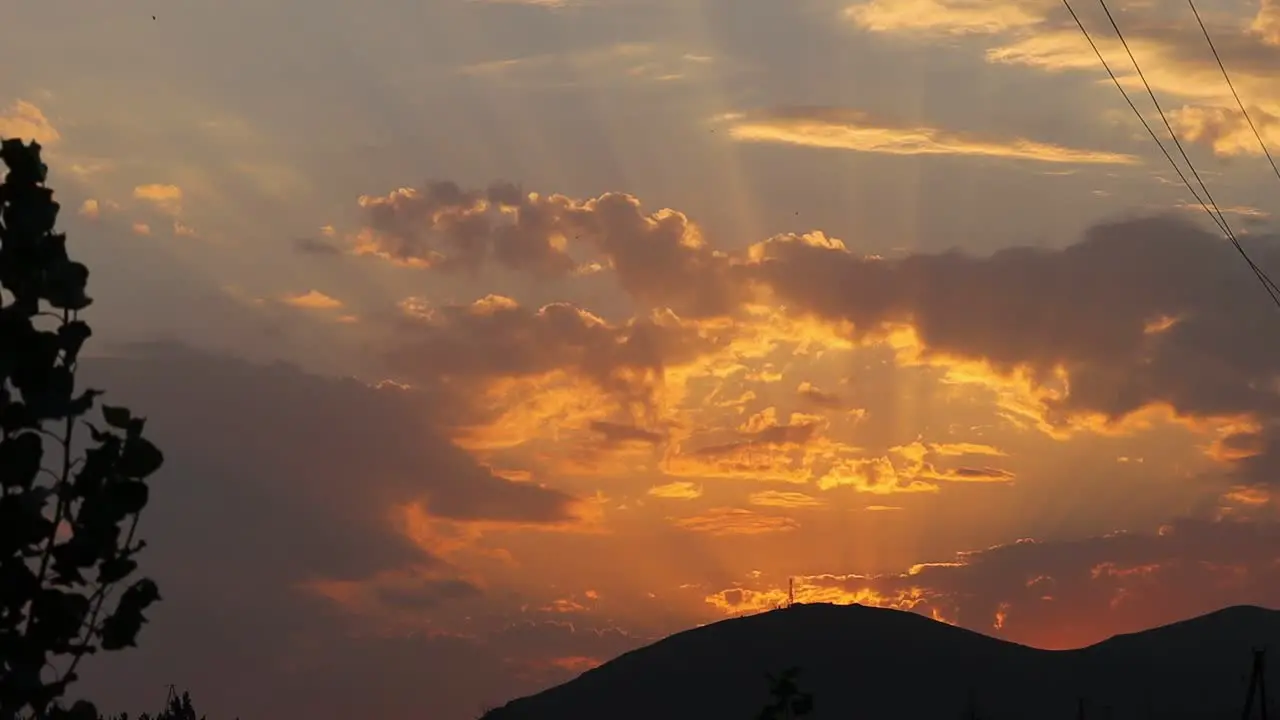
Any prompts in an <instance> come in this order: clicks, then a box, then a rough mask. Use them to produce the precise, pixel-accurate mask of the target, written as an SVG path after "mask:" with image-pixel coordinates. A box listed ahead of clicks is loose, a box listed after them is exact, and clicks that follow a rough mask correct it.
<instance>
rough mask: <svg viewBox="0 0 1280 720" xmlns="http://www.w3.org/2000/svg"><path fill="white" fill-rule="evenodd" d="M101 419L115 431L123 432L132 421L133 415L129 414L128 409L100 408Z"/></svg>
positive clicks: (110, 406) (107, 406)
mask: <svg viewBox="0 0 1280 720" xmlns="http://www.w3.org/2000/svg"><path fill="white" fill-rule="evenodd" d="M102 419H103V420H106V421H107V424H108V425H110V426H111V427H113V428H115V429H117V430H124V429H125V428H127V427H129V421H130V420H131V419H133V414H132V413H130V412H129V408H126V407H119V406H116V405H103V406H102Z"/></svg>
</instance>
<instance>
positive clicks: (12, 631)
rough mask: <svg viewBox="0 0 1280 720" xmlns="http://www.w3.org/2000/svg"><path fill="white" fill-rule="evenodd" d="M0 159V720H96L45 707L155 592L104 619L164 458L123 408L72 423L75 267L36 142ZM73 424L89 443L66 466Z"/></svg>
mask: <svg viewBox="0 0 1280 720" xmlns="http://www.w3.org/2000/svg"><path fill="white" fill-rule="evenodd" d="M0 159H3V161H4V164H5V165H6V166H7V167H8V173H7V174H6V175H5V178H4V182H3V184H0V718H5V719H9V718H17V717H31V718H37V719H39V720H45V719H46V718H48V719H52V718H75V719H76V720H79V719H81V718H84V719H85V720H97V718H98V713H97V711H96V709H94V707H93V705H92V703H89V702H86V701H79V702H77V703H75V704H74V705H73V706H72V707H71V708H70V709H63V708H62V707H61V706H60V705H59V704H58V701H59V699H60V698H61V697H62V696H63V695H64V693H65V692H66V690H67V686H68V685H69V684H70V683H72V682H73V681H75V679H76V668H77V666H78V665H79V663H80V660H81V658H83V657H84V656H85V655H87V654H91V653H94V652H96V651H98V650H119V649H121V648H125V647H129V646H132V645H134V644H135V638H136V637H137V634H138V631H139V629H140V628H141V626H142V624H143V623H144V622H145V618H144V617H143V611H144V610H146V608H147V607H148V606H150V605H151V604H152V603H153V602H155V601H156V600H158V599H159V597H160V595H159V591H158V590H157V588H156V584H155V583H154V582H152V581H151V580H148V579H141V580H138V581H136V582H134V583H132V584H131V585H129V586H128V587H127V588H125V590H124V592H123V593H122V594H121V595H120V597H119V599H118V600H117V601H116V602H115V603H114V607H112V608H111V609H109V610H107V611H106V612H105V613H104V609H105V607H106V606H107V604H108V598H109V596H111V594H112V591H113V589H115V588H116V587H117V586H118V585H119V584H120V583H121V582H122V581H124V580H125V579H127V578H128V577H129V576H130V575H132V574H133V572H134V570H135V569H136V568H137V562H136V561H135V560H134V557H135V556H136V555H137V553H138V551H140V550H141V549H142V548H143V546H144V543H143V542H142V541H140V540H135V539H134V531H135V529H136V528H137V524H138V516H139V513H141V512H142V509H143V508H144V507H145V506H146V504H147V498H148V486H147V484H146V478H147V477H148V476H150V475H151V474H152V473H154V472H155V471H156V470H157V469H159V468H160V466H161V464H162V463H163V462H164V458H163V456H162V455H161V453H160V451H159V450H158V449H157V448H156V447H155V446H154V445H152V444H151V443H150V442H149V441H148V440H147V439H146V438H144V437H143V435H142V433H143V424H144V423H143V418H140V417H134V416H133V414H132V413H130V412H129V410H127V409H125V408H123V407H113V406H110V405H104V406H103V407H102V423H103V424H102V425H101V426H97V425H94V424H93V423H91V422H89V421H88V420H87V419H86V418H87V417H88V415H89V413H90V411H91V410H92V409H93V406H94V401H95V399H96V398H97V397H98V396H99V395H101V394H102V392H101V391H98V390H90V389H86V390H77V388H76V386H75V373H76V361H77V358H78V357H79V355H80V351H81V349H82V348H83V347H84V344H85V341H86V340H88V339H89V336H90V334H91V333H90V330H89V325H88V324H87V323H85V321H84V320H82V319H80V312H81V311H82V310H84V309H85V308H86V307H88V306H89V304H90V302H91V300H90V298H89V297H88V296H86V295H85V286H86V283H87V281H88V278H89V270H88V268H86V267H85V266H84V265H83V264H81V263H78V262H75V261H73V260H71V259H70V258H69V257H68V255H67V248H66V236H65V235H63V234H61V233H56V232H54V229H53V228H54V223H55V221H56V219H57V216H58V203H57V202H55V201H54V200H53V191H52V190H50V189H49V188H48V187H46V186H45V179H46V175H47V173H48V168H47V166H45V164H44V163H43V162H41V160H40V146H39V145H38V144H37V143H34V142H32V143H30V144H24V143H23V142H22V141H20V140H5V141H3V143H0ZM42 324H43V325H44V326H45V327H41V325H42ZM79 425H83V426H85V428H87V429H88V432H89V435H90V439H91V440H92V443H91V444H90V446H89V448H88V449H87V450H86V451H85V453H84V454H83V455H82V456H79V457H76V456H75V454H74V453H73V449H72V448H73V445H74V444H75V431H76V429H77V427H78V426H79Z"/></svg>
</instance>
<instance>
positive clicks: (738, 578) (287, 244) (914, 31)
mask: <svg viewBox="0 0 1280 720" xmlns="http://www.w3.org/2000/svg"><path fill="white" fill-rule="evenodd" d="M11 5H12V6H11V7H7V8H6V18H5V23H4V24H3V26H0V67H5V68H9V69H11V70H10V71H9V72H6V73H4V74H2V75H0V136H6V137H14V136H17V137H23V138H26V139H37V140H39V141H40V142H41V143H42V144H43V145H44V147H45V157H46V160H47V162H48V163H49V165H50V167H51V177H50V185H51V187H53V188H54V189H55V191H56V197H57V198H58V199H59V200H60V202H61V203H62V213H61V215H60V227H61V229H63V230H64V231H66V232H67V233H68V235H69V238H70V240H69V246H70V248H71V249H72V253H73V255H74V256H75V257H76V258H77V259H79V260H81V261H83V262H86V263H87V264H88V265H89V266H90V268H91V271H92V275H91V278H90V294H91V295H93V296H94V298H95V300H96V302H95V305H94V306H93V308H92V310H91V312H90V313H89V314H88V318H87V319H88V320H89V321H90V323H91V324H92V325H93V327H94V330H95V337H94V339H93V340H92V341H91V342H90V346H89V348H90V351H91V354H92V355H93V357H92V358H91V359H89V360H86V361H85V364H84V366H83V368H82V376H83V377H85V378H86V381H87V382H91V383H93V384H95V385H96V386H99V387H103V388H105V389H107V391H108V395H107V399H108V400H109V401H111V402H121V403H125V404H128V405H129V406H130V407H131V408H133V409H134V410H135V412H137V413H139V414H143V415H146V416H147V417H148V418H149V424H148V428H149V430H150V432H151V434H152V436H153V439H154V440H155V441H156V442H157V444H158V445H160V447H161V448H162V449H163V450H164V452H165V454H166V457H167V461H166V466H165V469H164V470H163V471H162V472H161V473H160V474H159V475H157V476H156V478H155V480H154V482H153V494H152V504H151V506H150V507H149V509H148V511H147V514H146V516H145V517H144V520H143V525H142V528H141V529H142V531H143V533H144V535H145V536H146V537H147V538H148V540H149V543H150V547H149V548H148V550H147V551H146V553H145V556H144V558H143V561H142V570H143V572H145V573H147V574H148V575H150V576H152V577H154V578H155V579H156V580H157V581H158V583H159V584H160V587H161V591H162V594H163V596H164V602H163V603H162V604H161V605H159V606H157V608H156V610H155V611H154V613H153V621H152V623H151V624H150V625H148V626H147V628H146V629H145V630H144V631H143V634H142V636H141V647H140V648H138V649H135V650H130V651H128V652H125V653H121V654H118V655H114V656H112V657H110V658H93V661H92V662H89V663H86V665H85V668H86V670H85V673H84V675H85V680H84V682H83V683H82V684H81V685H80V686H79V688H78V689H79V690H80V691H82V692H84V693H87V694H90V695H91V696H92V697H93V698H94V699H95V700H97V701H98V703H99V705H100V706H101V707H103V708H104V709H118V710H130V711H132V712H135V713H136V712H138V711H141V710H148V709H155V708H156V707H158V705H159V704H160V702H161V701H162V700H163V698H164V693H165V688H166V687H167V686H168V685H169V684H170V683H172V684H175V685H177V686H178V687H179V688H188V689H190V690H191V691H192V693H193V695H194V697H195V699H196V702H197V705H198V706H199V707H200V709H201V710H202V712H207V713H209V715H210V716H211V717H219V718H230V717H237V716H238V717H240V718H243V719H244V720H252V719H254V718H266V717H273V716H280V715H284V716H288V717H308V718H317V719H320V720H324V719H327V718H340V717H350V716H352V715H353V714H357V713H358V714H361V715H367V714H368V713H369V712H370V708H373V709H375V710H376V711H377V714H378V715H379V716H381V717H394V718H422V717H430V718H433V719H435V718H439V719H440V720H461V719H462V718H470V717H475V716H477V715H478V713H479V712H480V711H481V710H482V709H483V708H485V707H491V706H495V705H499V704H501V703H503V702H505V701H506V700H508V699H510V698H512V697H515V696H518V695H522V694H526V693H529V692H533V691H536V690H539V689H541V688H545V687H548V686H550V685H553V684H556V683H559V682H562V681H564V680H566V679H568V678H571V677H573V676H574V675H576V674H577V673H580V672H581V671H583V670H584V669H587V668H590V667H593V666H595V665H598V664H599V663H601V662H604V661H607V660H609V659H610V658H612V657H615V656H617V655H618V654H620V653H622V652H625V651H627V650H630V649H633V648H637V647H640V646H643V645H645V644H648V643H650V642H652V641H653V640H655V639H658V638H660V637H663V636H665V635H668V634H670V633H672V632H676V631H679V630H682V629H687V628H690V627H694V626H697V625H700V624H705V623H709V622H714V621H716V620H718V619H722V618H726V617H730V616H735V615H741V614H744V613H754V612H760V611H762V610H767V609H769V608H771V607H773V606H775V605H776V604H777V603H779V602H782V601H783V600H785V599H786V595H787V588H788V585H789V582H790V581H791V580H792V579H794V582H795V588H796V595H797V599H799V600H801V601H810V602H820V601H827V602H845V603H847V602H861V603H865V604H877V605H883V606H887V607H896V608H901V609H908V610H913V611H916V612H919V613H922V614H925V615H928V616H931V617H934V618H936V619H938V620H941V621H945V622H949V623H955V624H959V625H962V626H964V627H968V628H971V629H974V630H978V631H980V632H984V633H987V634H990V635H993V636H996V637H1001V638H1005V639H1008V640H1012V641H1016V642H1021V643H1026V644H1030V645H1034V646H1037V647H1045V648H1066V647H1079V646H1083V645H1087V644H1089V643H1092V642H1095V641H1098V640H1100V639H1103V638H1105V637H1108V636H1110V635H1112V634H1115V633H1119V632H1129V631H1134V630H1138V629H1141V628H1144V627H1149V626H1152V625H1155V624H1159V623H1162V622H1168V621H1173V620H1176V619H1181V618H1185V617H1188V616H1191V615H1195V614H1199V613H1203V612H1208V611H1211V610H1214V609H1217V608H1219V607H1222V606H1225V605H1232V604H1239V603H1253V604H1260V605H1267V606H1280V571H1278V570H1277V568H1278V566H1277V560H1278V558H1277V556H1276V554H1275V551H1274V549H1272V548H1274V547H1275V546H1276V545H1275V542H1276V541H1277V540H1278V539H1280V518H1277V513H1276V505H1275V504H1274V502H1273V499H1272V497H1273V486H1274V484H1276V482H1277V480H1276V478H1277V477H1280V474H1277V470H1280V384H1278V378H1280V332H1277V331H1280V313H1277V310H1276V308H1275V307H1273V306H1272V305H1271V304H1270V301H1269V299H1268V298H1267V296H1266V295H1265V293H1264V292H1263V290H1262V288H1261V287H1260V286H1259V285H1258V284H1257V282H1256V279H1255V278H1254V277H1253V275H1252V274H1251V273H1250V271H1249V268H1248V267H1247V265H1246V264H1245V263H1244V261H1243V260H1242V259H1241V258H1240V256H1239V255H1238V254H1236V252H1235V251H1234V250H1233V249H1232V247H1231V245H1230V244H1229V243H1228V242H1227V240H1226V239H1225V238H1224V236H1223V234H1222V233H1221V232H1220V231H1219V230H1218V228H1216V227H1215V226H1214V225H1213V224H1212V223H1211V222H1209V219H1208V218H1207V217H1206V216H1205V212H1204V211H1203V209H1202V208H1201V207H1200V206H1199V205H1198V204H1197V201H1196V199H1195V198H1194V197H1193V196H1192V194H1191V192H1190V191H1189V190H1188V189H1187V188H1186V187H1185V186H1184V185H1183V184H1182V182H1181V181H1180V180H1179V179H1178V175H1177V173H1176V172H1175V171H1174V169H1173V168H1172V167H1171V166H1170V165H1169V163H1168V161H1166V159H1165V157H1164V156H1163V155H1162V154H1161V150H1160V148H1159V147H1158V146H1157V145H1156V143H1155V141H1154V140H1153V139H1152V137H1151V136H1150V135H1149V134H1148V132H1147V131H1146V130H1145V129H1144V127H1143V125H1142V123H1141V122H1139V119H1138V117H1137V116H1135V114H1134V113H1133V111H1132V110H1131V109H1130V108H1129V106H1128V105H1127V104H1126V103H1125V100H1124V98H1123V97H1122V96H1121V94H1120V93H1119V92H1118V91H1117V88H1116V86H1115V85H1114V84H1113V83H1112V81H1111V79H1110V78H1109V77H1108V76H1107V74H1106V72H1105V71H1104V70H1103V69H1102V68H1101V66H1100V65H1099V63H1098V60H1097V57H1096V56H1095V55H1094V54H1093V51H1092V50H1091V49H1090V47H1089V45H1088V43H1087V42H1086V41H1085V39H1084V37H1083V36H1082V35H1081V33H1080V31H1079V29H1078V28H1077V26H1076V25H1075V22H1074V21H1073V20H1072V19H1071V16H1070V15H1069V14H1068V13H1067V11H1066V9H1065V8H1064V7H1063V5H1062V4H1061V3H1060V2H1057V0H580V1H575V0H523V1H520V0H505V1H503V2H499V1H497V0H416V1H414V2H410V1H409V0H373V1H372V2H366V3H339V2H333V1H332V0H319V1H312V2H305V3H304V2H301V0H254V1H253V2H248V1H247V0H222V1H220V2H216V3H215V2H210V1H208V0H167V1H162V0H150V1H149V2H144V1H142V0H118V1H116V2H111V3H105V2H91V3H78V4H76V5H75V6H74V8H73V7H72V6H71V5H69V4H67V3H50V2H34V1H31V0H19V1H18V2H17V3H16V4H11ZM1073 6H1074V7H1075V9H1076V11H1077V12H1078V13H1079V16H1080V19H1081V21H1082V22H1083V23H1084V24H1085V26H1086V27H1087V28H1089V30H1090V32H1091V33H1093V34H1094V37H1095V40H1096V41H1097V43H1098V47H1099V49H1100V50H1101V52H1102V53H1103V55H1104V56H1105V57H1107V59H1108V62H1110V63H1111V64H1112V68H1113V70H1114V71H1115V72H1116V75H1117V77H1118V79H1119V83H1120V85H1121V86H1122V87H1125V88H1126V89H1127V90H1129V91H1130V93H1131V97H1132V99H1133V101H1134V103H1135V106H1136V107H1137V108H1138V109H1139V111H1140V112H1141V113H1143V114H1144V115H1145V116H1146V118H1147V119H1148V121H1149V122H1150V123H1151V127H1152V128H1153V129H1154V130H1156V131H1157V135H1158V136H1164V137H1165V138H1166V139H1165V143H1166V144H1170V151H1171V152H1173V153H1174V157H1175V158H1178V156H1177V154H1176V151H1175V150H1173V148H1172V145H1171V141H1169V140H1168V139H1167V134H1166V130H1165V126H1164V124H1163V123H1161V122H1160V120H1159V118H1158V116H1157V114H1156V113H1155V111H1154V108H1153V106H1152V104H1151V102H1150V100H1151V98H1150V97H1149V96H1147V94H1146V91H1145V90H1144V89H1143V86H1142V84H1141V82H1139V80H1138V78H1137V77H1136V74H1135V72H1134V70H1133V66H1132V65H1131V64H1130V63H1129V60H1128V57H1127V56H1126V55H1125V53H1124V48H1123V47H1122V46H1121V44H1120V42H1119V41H1118V40H1117V39H1116V36H1115V33H1114V31H1113V30H1112V29H1111V26H1110V24H1109V23H1108V21H1107V19H1106V17H1105V15H1104V14H1103V12H1102V9H1101V8H1100V7H1099V6H1098V5H1097V4H1096V3H1094V2H1093V1H1092V0H1075V1H1074V2H1073ZM1110 7H1111V9H1112V11H1113V14H1114V17H1115V20H1116V23H1117V24H1118V26H1119V27H1120V28H1121V29H1122V30H1123V32H1124V36H1125V38H1126V40H1127V41H1128V45H1129V48H1130V49H1131V50H1132V51H1133V53H1134V56H1135V57H1136V58H1137V60H1138V62H1139V63H1141V67H1142V69H1143V71H1144V73H1145V75H1146V79H1147V81H1148V82H1149V83H1150V86H1151V88H1152V90H1153V91H1154V93H1155V95H1156V97H1157V98H1158V99H1159V101H1160V103H1161V107H1162V108H1163V109H1164V110H1165V112H1166V117H1167V119H1168V121H1169V126H1170V128H1172V129H1173V130H1174V131H1175V132H1176V133H1177V134H1178V136H1179V137H1180V139H1181V141H1182V144H1183V146H1184V148H1185V150H1186V152H1187V154H1188V156H1189V157H1190V158H1191V160H1192V161H1193V162H1194V164H1195V167H1196V169H1197V172H1198V175H1199V177H1200V178H1201V179H1203V180H1204V182H1205V183H1206V184H1207V186H1208V188H1209V191H1210V192H1211V193H1212V197H1213V199H1214V201H1215V202H1216V203H1217V204H1218V205H1219V207H1220V209H1221V210H1222V211H1223V217H1224V218H1225V219H1226V221H1227V223H1228V224H1229V225H1230V227H1231V228H1232V229H1233V231H1234V232H1235V234H1236V235H1238V236H1239V237H1240V239H1241V242H1242V243H1243V245H1244V247H1245V248H1246V249H1247V250H1248V251H1249V253H1250V254H1251V256H1252V257H1253V258H1254V259H1255V260H1256V261H1257V262H1258V263H1259V264H1260V265H1261V266H1262V267H1264V268H1270V269H1271V270H1272V272H1280V247H1277V246H1276V245H1275V242H1274V238H1275V234H1276V226H1275V224H1274V222H1273V219H1272V213H1273V212H1275V211H1276V210H1277V208H1280V203H1277V197H1278V196H1277V190H1280V185H1277V184H1276V183H1277V182H1278V178H1277V174H1280V173H1273V169H1272V166H1271V165H1270V164H1269V163H1268V162H1267V159H1266V158H1265V157H1264V155H1263V153H1262V151H1261V148H1260V146H1259V144H1258V142H1257V139H1256V138H1255V137H1254V134H1253V131H1252V130H1251V129H1250V127H1249V124H1248V123H1247V122H1246V120H1245V119H1244V117H1243V116H1242V115H1241V114H1240V113H1239V111H1238V109H1237V107H1236V101H1235V99H1234V97H1233V95H1232V92H1231V90H1230V89H1229V88H1228V87H1227V85H1226V83H1225V82H1224V80H1223V78H1222V74H1221V71H1220V69H1219V67H1218V65H1217V62H1216V61H1215V60H1214V57H1213V54H1212V52H1211V51H1210V49H1209V47H1208V45H1207V44H1206V43H1205V40H1204V36H1203V34H1202V33H1201V31H1200V27H1199V25H1198V24H1197V23H1196V20H1195V17H1194V15H1192V13H1191V9H1190V8H1189V7H1186V6H1185V5H1183V4H1182V3H1166V2H1154V1H1153V0H1146V1H1139V0H1128V1H1122V0H1113V2H1112V3H1110ZM1198 9H1199V10H1200V13H1201V15H1202V16H1203V19H1204V22H1205V25H1206V27H1207V28H1208V31H1209V33H1210V35H1211V37H1212V38H1213V40H1214V42H1215V44H1216V46H1217V50H1218V52H1219V53H1220V55H1221V57H1222V60H1223V63H1224V65H1225V66H1226V67H1227V69H1228V70H1229V72H1230V74H1231V77H1232V80H1233V81H1234V83H1235V89H1236V91H1238V93H1239V95H1240V97H1241V99H1242V101H1243V102H1244V103H1245V105H1246V106H1247V107H1248V108H1249V109H1250V113H1251V117H1252V120H1253V122H1254V124H1255V125H1256V127H1257V129H1258V131H1259V134H1260V135H1261V137H1262V138H1263V140H1265V141H1266V142H1268V143H1269V144H1270V145H1271V146H1273V147H1276V148H1278V149H1280V85H1277V84H1276V83H1275V82H1274V77H1273V76H1274V68H1276V67H1280V1H1277V0H1262V1H1261V3H1259V2H1258V1H1257V0H1201V1H1200V2H1199V3H1198ZM14 68H16V69H17V70H13V69H14ZM762 671H763V670H762Z"/></svg>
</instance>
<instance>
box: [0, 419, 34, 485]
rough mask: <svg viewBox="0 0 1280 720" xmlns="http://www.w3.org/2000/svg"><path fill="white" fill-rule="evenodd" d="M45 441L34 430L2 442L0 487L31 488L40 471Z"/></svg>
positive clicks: (0, 450) (0, 446) (0, 451)
mask: <svg viewBox="0 0 1280 720" xmlns="http://www.w3.org/2000/svg"><path fill="white" fill-rule="evenodd" d="M43 457H44V443H42V442H41V441H40V436H39V435H36V434H35V433H32V432H26V433H22V434H21V435H14V436H12V437H10V438H8V439H7V440H4V441H3V442H0V487H4V488H23V489H26V488H29V487H31V485H32V483H34V482H35V479H36V475H38V474H39V473H40V461H41V459H43Z"/></svg>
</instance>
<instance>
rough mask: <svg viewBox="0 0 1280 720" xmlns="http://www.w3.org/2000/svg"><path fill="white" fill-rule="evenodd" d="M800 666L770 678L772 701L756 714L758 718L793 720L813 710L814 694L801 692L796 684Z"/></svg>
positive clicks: (760, 719) (758, 719)
mask: <svg viewBox="0 0 1280 720" xmlns="http://www.w3.org/2000/svg"><path fill="white" fill-rule="evenodd" d="M799 674H800V668H796V667H793V668H788V669H787V670H784V671H782V674H781V675H779V676H777V677H774V676H773V675H766V677H767V678H769V696H770V697H771V698H772V701H771V702H770V703H769V704H768V705H766V706H765V707H764V709H762V710H761V711H760V714H759V715H757V716H756V719H757V720H792V718H801V717H806V716H808V715H809V714H811V713H812V712H813V695H811V694H810V693H807V692H801V691H800V686H799V685H797V684H796V676H797V675H799Z"/></svg>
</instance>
